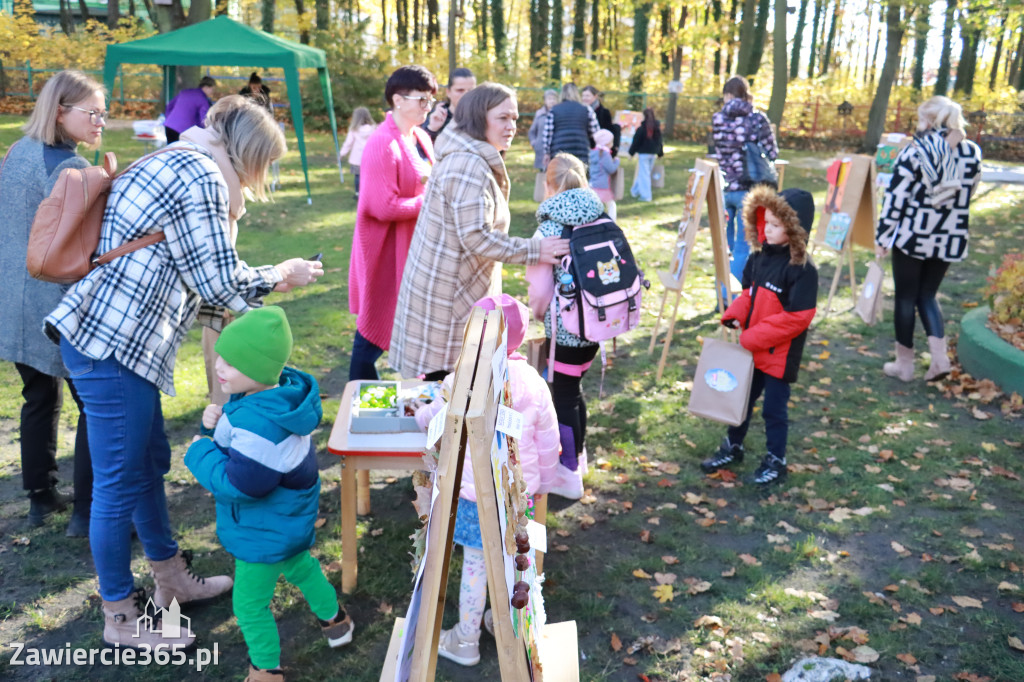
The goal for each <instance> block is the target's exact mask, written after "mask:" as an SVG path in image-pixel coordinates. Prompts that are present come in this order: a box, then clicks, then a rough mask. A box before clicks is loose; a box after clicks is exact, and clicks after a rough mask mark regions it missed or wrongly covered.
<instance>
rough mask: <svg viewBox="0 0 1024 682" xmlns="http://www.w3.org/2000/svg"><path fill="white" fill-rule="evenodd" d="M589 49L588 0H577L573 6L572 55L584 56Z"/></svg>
mask: <svg viewBox="0 0 1024 682" xmlns="http://www.w3.org/2000/svg"><path fill="white" fill-rule="evenodd" d="M586 49H587V0H575V2H574V3H573V8H572V56H573V57H582V56H583V53H584V52H586Z"/></svg>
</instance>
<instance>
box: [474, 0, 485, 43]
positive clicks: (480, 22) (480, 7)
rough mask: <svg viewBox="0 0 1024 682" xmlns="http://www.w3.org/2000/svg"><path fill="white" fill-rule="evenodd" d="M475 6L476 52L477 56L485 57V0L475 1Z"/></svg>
mask: <svg viewBox="0 0 1024 682" xmlns="http://www.w3.org/2000/svg"><path fill="white" fill-rule="evenodd" d="M475 2H476V6H475V7H474V8H473V9H474V14H476V41H477V46H476V51H477V53H479V54H483V55H485V56H486V55H487V12H488V7H487V0H475Z"/></svg>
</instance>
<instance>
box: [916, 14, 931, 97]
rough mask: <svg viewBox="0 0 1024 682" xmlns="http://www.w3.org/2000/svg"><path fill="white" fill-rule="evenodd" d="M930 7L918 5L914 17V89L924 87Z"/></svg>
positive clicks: (918, 90) (917, 89)
mask: <svg viewBox="0 0 1024 682" xmlns="http://www.w3.org/2000/svg"><path fill="white" fill-rule="evenodd" d="M928 29H929V26H928V8H927V7H918V9H917V16H916V17H915V19H914V76H913V81H912V83H913V86H914V90H916V91H917V92H921V88H923V87H924V55H925V52H927V51H928Z"/></svg>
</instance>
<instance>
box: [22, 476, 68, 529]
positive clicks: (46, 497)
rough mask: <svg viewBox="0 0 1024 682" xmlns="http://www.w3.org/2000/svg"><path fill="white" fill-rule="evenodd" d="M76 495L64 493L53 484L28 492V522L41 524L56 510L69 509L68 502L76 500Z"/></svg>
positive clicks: (35, 524) (34, 524)
mask: <svg viewBox="0 0 1024 682" xmlns="http://www.w3.org/2000/svg"><path fill="white" fill-rule="evenodd" d="M74 499H75V498H74V497H72V496H70V495H64V494H63V493H61V492H60V491H59V490H57V486H56V485H53V486H51V487H49V488H44V489H42V490H33V491H32V492H30V493H29V494H28V500H29V508H28V522H29V524H30V525H33V526H41V525H43V524H44V523H46V519H48V518H50V516H51V515H52V514H54V513H56V512H62V511H64V510H65V509H67V506H68V504H70V503H71V502H72V501H74Z"/></svg>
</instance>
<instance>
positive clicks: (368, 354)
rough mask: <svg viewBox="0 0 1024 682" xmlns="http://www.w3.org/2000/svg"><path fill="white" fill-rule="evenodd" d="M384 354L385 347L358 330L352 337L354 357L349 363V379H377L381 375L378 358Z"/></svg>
mask: <svg viewBox="0 0 1024 682" xmlns="http://www.w3.org/2000/svg"><path fill="white" fill-rule="evenodd" d="M382 355H384V349H383V348H378V347H377V346H375V345H373V344H372V343H370V342H369V341H367V340H366V337H365V336H363V335H362V334H360V333H359V332H356V336H355V338H354V339H352V358H351V359H350V360H349V363H348V380H349V381H356V380H363V381H377V379H380V375H379V374H377V360H380V356H382Z"/></svg>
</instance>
